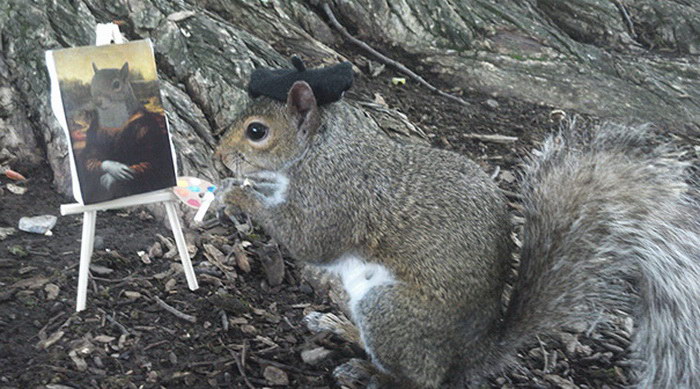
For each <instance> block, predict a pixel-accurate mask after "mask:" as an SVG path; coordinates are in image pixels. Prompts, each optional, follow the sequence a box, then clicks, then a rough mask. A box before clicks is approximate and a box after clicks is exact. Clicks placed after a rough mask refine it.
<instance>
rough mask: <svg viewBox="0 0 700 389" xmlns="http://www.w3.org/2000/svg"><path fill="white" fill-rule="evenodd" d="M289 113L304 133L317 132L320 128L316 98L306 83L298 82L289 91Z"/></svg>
mask: <svg viewBox="0 0 700 389" xmlns="http://www.w3.org/2000/svg"><path fill="white" fill-rule="evenodd" d="M287 112H288V113H289V114H290V115H291V116H292V118H293V119H294V121H295V124H296V127H297V128H298V129H301V130H302V131H304V132H306V131H309V130H315V129H316V127H318V125H319V122H320V116H319V112H318V105H317V104H316V97H315V96H314V92H313V90H312V89H311V87H310V86H309V84H307V83H306V82H305V81H297V82H295V83H294V85H292V87H291V88H290V89H289V92H288V93H287Z"/></svg>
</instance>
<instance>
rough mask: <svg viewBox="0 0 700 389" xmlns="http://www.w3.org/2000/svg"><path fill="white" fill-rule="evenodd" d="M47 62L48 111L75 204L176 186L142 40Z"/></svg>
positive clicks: (67, 53)
mask: <svg viewBox="0 0 700 389" xmlns="http://www.w3.org/2000/svg"><path fill="white" fill-rule="evenodd" d="M46 61H47V66H48V68H49V73H50V75H51V82H52V105H53V108H54V112H55V113H56V116H57V117H58V119H59V121H60V122H61V124H62V125H63V127H64V128H65V129H66V132H67V134H68V139H69V143H70V158H71V170H72V176H73V194H74V196H75V198H76V200H77V201H78V202H80V203H83V204H93V203H99V202H103V201H108V200H113V199H117V198H121V197H126V196H131V195H135V194H140V193H146V192H151V191H154V190H158V189H164V188H168V187H172V186H175V185H176V179H175V158H174V153H173V149H172V144H171V141H170V134H169V133H168V126H167V122H166V118H165V112H164V110H163V106H162V102H161V97H160V89H159V85H158V77H157V72H156V64H155V58H154V55H153V48H152V45H151V42H150V41H149V40H143V41H135V42H129V43H125V44H111V45H104V46H89V47H78V48H69V49H61V50H53V51H48V52H47V54H46Z"/></svg>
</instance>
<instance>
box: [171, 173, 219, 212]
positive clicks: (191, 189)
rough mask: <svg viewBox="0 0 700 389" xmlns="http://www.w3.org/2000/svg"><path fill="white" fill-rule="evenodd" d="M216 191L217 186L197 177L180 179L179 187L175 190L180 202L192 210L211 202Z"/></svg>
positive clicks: (178, 181)
mask: <svg viewBox="0 0 700 389" xmlns="http://www.w3.org/2000/svg"><path fill="white" fill-rule="evenodd" d="M215 190H216V185H214V184H212V183H211V182H209V181H206V180H202V179H200V178H196V177H178V178H177V186H176V187H175V188H173V192H175V195H176V196H177V197H178V198H179V199H180V201H182V202H183V203H185V204H187V205H188V206H190V207H192V208H199V207H201V206H202V204H204V203H207V202H211V200H213V199H214V191H215Z"/></svg>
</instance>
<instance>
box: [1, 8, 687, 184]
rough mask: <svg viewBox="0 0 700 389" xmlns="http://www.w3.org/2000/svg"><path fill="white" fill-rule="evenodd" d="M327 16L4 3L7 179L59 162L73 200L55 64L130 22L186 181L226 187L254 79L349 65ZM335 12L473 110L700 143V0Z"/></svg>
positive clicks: (375, 110)
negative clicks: (557, 113) (556, 111)
mask: <svg viewBox="0 0 700 389" xmlns="http://www.w3.org/2000/svg"><path fill="white" fill-rule="evenodd" d="M312 3H314V2H308V1H303V0H296V1H281V0H259V1H254V0H178V1H166V0H118V1H106V0H52V1H49V0H36V1H32V2H25V1H23V0H9V2H2V3H1V4H0V42H1V44H2V47H1V49H2V50H0V102H2V108H1V109H0V131H1V132H0V164H2V163H3V162H4V163H14V162H16V161H20V162H29V163H36V162H38V161H40V160H41V159H43V158H46V159H47V160H48V162H49V165H50V167H51V169H52V170H53V174H54V178H55V182H56V184H57V187H58V188H59V189H60V190H61V191H62V192H63V193H70V177H69V169H68V160H67V158H68V153H67V140H66V139H65V135H64V132H63V130H62V129H61V128H60V127H59V125H58V123H57V121H56V120H55V118H54V116H53V113H52V111H51V108H50V104H49V81H48V75H47V72H46V68H45V64H44V54H43V52H44V50H47V49H56V48H61V47H70V46H82V45H90V44H93V42H94V26H95V24H96V23H98V22H109V21H115V20H117V21H121V23H122V31H123V33H125V35H126V37H127V39H129V40H136V39H143V38H150V39H152V40H153V42H154V46H155V52H156V59H157V62H158V68H159V72H160V77H161V81H162V83H161V88H162V92H163V100H164V105H165V108H166V110H167V112H168V119H169V121H170V123H171V130H172V132H173V141H174V144H175V147H176V149H177V153H178V156H179V158H178V160H179V163H180V167H179V172H180V174H181V175H196V176H200V177H203V178H208V179H211V180H217V179H218V177H220V176H221V175H223V174H224V172H222V171H219V170H217V167H216V166H214V164H213V163H212V158H211V155H212V151H213V148H214V146H215V144H216V140H217V138H218V136H219V135H220V134H221V132H222V131H224V130H225V129H226V127H227V126H228V125H229V124H230V123H231V121H232V120H233V118H234V117H235V115H236V113H237V112H238V111H239V110H240V108H241V107H242V106H243V105H245V104H246V102H247V101H248V97H247V94H246V91H245V85H246V82H247V78H248V76H249V74H250V72H251V71H252V70H253V69H255V68H256V67H259V66H288V65H287V63H288V60H287V54H289V53H298V54H300V55H301V56H302V57H303V58H305V59H306V60H307V61H310V62H311V63H312V64H314V65H318V64H324V63H334V62H337V61H339V60H343V59H344V58H343V56H342V55H341V54H339V53H337V52H336V51H335V50H333V49H332V46H334V45H336V44H338V43H340V42H342V38H341V37H340V35H338V34H337V32H336V31H334V30H333V29H332V28H331V27H330V26H329V25H328V24H327V22H326V20H325V18H324V17H323V16H322V15H323V12H322V11H321V10H320V8H319V7H318V4H316V5H314V4H312ZM316 3H317V2H316ZM329 5H330V6H331V9H332V11H333V12H334V14H335V15H336V16H337V18H338V19H339V20H340V21H341V23H343V24H344V25H345V27H346V28H347V29H348V30H349V31H350V32H351V33H353V34H355V36H357V37H358V38H360V39H363V40H365V41H366V42H368V43H370V44H372V45H374V46H375V47H376V48H377V49H379V50H380V51H383V52H385V53H386V54H388V55H389V56H391V55H392V54H398V53H400V54H401V55H402V56H404V57H410V58H411V59H412V62H413V64H414V65H415V68H414V69H413V70H415V71H417V72H418V73H420V74H423V75H430V76H433V77H432V79H433V80H436V81H437V82H438V83H439V84H440V85H441V86H442V87H443V88H445V89H454V88H458V89H461V90H462V91H463V92H464V97H465V98H468V96H469V94H470V93H472V92H482V93H483V92H486V93H490V94H493V95H497V96H508V97H513V98H516V99H521V100H525V101H528V102H537V103H542V104H547V105H551V106H554V107H557V108H562V109H566V110H573V111H578V112H582V113H589V114H593V115H596V116H601V117H610V118H616V119H618V120H622V121H630V120H631V121H650V122H655V123H658V124H662V125H670V126H675V127H678V128H683V129H685V131H688V132H690V133H691V134H693V135H697V134H698V133H700V131H699V129H700V68H699V67H698V54H699V53H700V1H698V0H669V1H664V2H657V1H654V0H614V1H609V0H571V1H567V2H561V1H556V0H517V1H516V0H505V1H499V2H493V1H487V0H472V1H463V0H445V1H440V2H433V1H420V0H396V1H393V0H392V1H388V0H352V1H351V0H331V1H329ZM358 71H359V70H358ZM431 98H432V97H431V96H427V97H426V100H427V101H429V100H430V99H431ZM349 103H350V104H352V105H355V106H357V107H360V108H359V109H362V110H364V111H365V112H366V114H367V115H368V116H367V117H368V118H371V119H372V120H370V121H369V122H371V123H370V124H368V125H371V126H373V127H376V128H377V129H379V128H380V127H381V128H382V129H384V130H385V131H387V132H389V133H391V134H392V135H395V134H397V133H399V134H408V135H411V134H416V133H417V132H419V131H420V130H419V129H418V128H417V127H415V126H413V125H412V124H411V123H410V121H409V120H408V119H406V117H405V116H402V115H401V114H400V113H398V112H396V111H394V110H391V109H386V108H384V107H377V106H376V105H372V104H368V102H352V101H349ZM359 103H362V104H359ZM348 107H350V105H348ZM348 110H350V108H348ZM399 136H403V135H399ZM7 161H9V162H7Z"/></svg>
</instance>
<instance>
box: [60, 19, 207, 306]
mask: <svg viewBox="0 0 700 389" xmlns="http://www.w3.org/2000/svg"><path fill="white" fill-rule="evenodd" d="M95 35H96V38H95V45H97V46H100V45H105V44H110V43H123V42H124V37H123V36H122V35H121V33H120V32H119V27H118V26H117V25H116V24H112V23H108V24H98V25H97V27H96V29H95ZM176 201H179V200H178V198H177V196H176V195H175V194H174V193H173V191H172V189H162V190H159V191H155V192H150V193H144V194H138V195H134V196H129V197H124V198H121V199H116V200H112V201H106V202H103V203H99V204H90V205H83V204H64V205H61V215H71V214H76V213H82V214H83V233H82V238H81V241H80V269H79V271H78V297H77V302H76V306H75V309H76V311H78V312H80V311H82V310H84V309H85V301H86V297H87V281H88V273H89V270H90V259H91V258H92V252H93V248H94V243H95V221H96V219H97V211H105V210H108V209H116V208H124V207H129V206H135V205H145V204H153V203H163V204H164V205H165V211H166V212H167V214H168V219H169V221H170V227H171V228H172V230H173V235H174V236H175V242H176V244H177V250H178V252H179V254H180V260H181V261H182V267H183V269H184V272H185V278H187V286H188V287H189V288H190V290H197V289H198V288H199V285H198V284H197V278H195V275H194V269H193V268H192V262H191V260H190V255H189V252H188V251H187V244H186V243H185V237H184V235H183V234H182V227H181V225H180V220H179V219H178V217H177V212H176V211H175V202H176Z"/></svg>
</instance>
